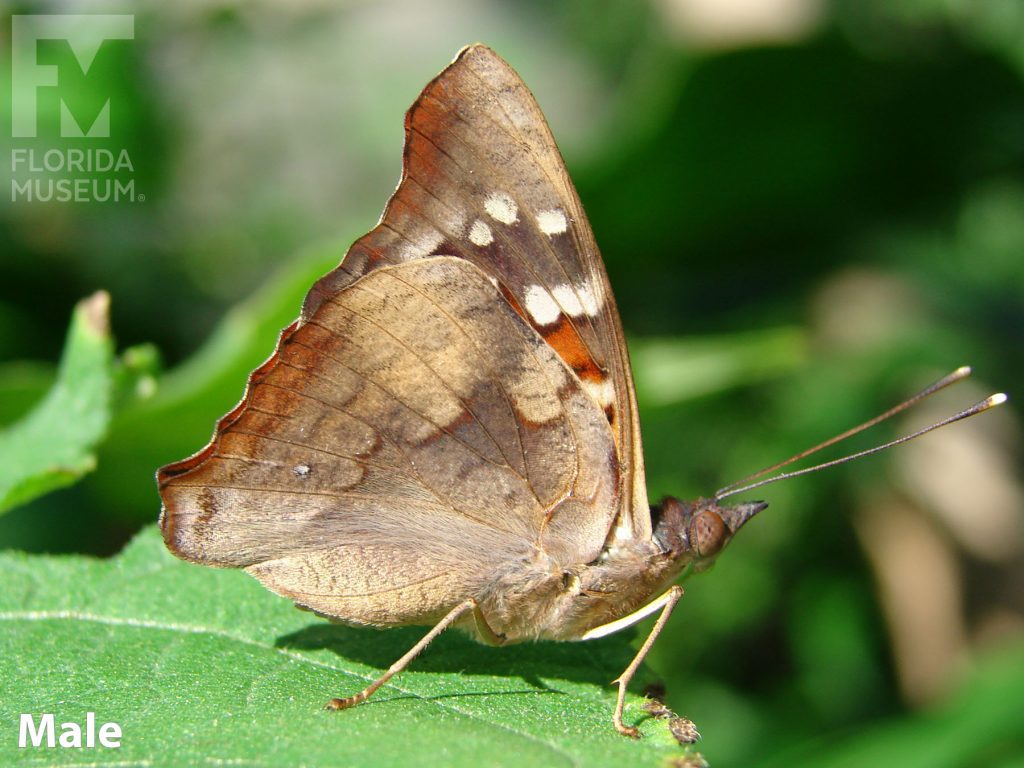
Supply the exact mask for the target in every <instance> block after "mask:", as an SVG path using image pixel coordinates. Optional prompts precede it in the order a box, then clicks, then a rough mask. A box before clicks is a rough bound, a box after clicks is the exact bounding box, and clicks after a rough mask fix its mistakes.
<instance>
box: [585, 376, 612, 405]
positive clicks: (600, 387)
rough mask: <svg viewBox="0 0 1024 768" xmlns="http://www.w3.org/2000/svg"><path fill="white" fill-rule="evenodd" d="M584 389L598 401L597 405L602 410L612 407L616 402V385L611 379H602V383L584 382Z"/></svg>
mask: <svg viewBox="0 0 1024 768" xmlns="http://www.w3.org/2000/svg"><path fill="white" fill-rule="evenodd" d="M583 388H584V389H586V390H587V393H588V394H589V395H590V396H591V397H592V398H594V400H595V401H597V404H598V405H600V406H601V407H602V408H604V407H606V406H609V405H611V404H612V403H614V402H615V385H614V384H613V383H612V380H611V379H601V381H584V382H583Z"/></svg>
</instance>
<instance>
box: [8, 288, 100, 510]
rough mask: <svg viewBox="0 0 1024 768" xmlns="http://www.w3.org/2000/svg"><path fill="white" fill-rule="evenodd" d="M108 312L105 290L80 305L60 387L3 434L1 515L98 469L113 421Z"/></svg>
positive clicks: (69, 341) (63, 359)
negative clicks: (98, 456) (97, 450)
mask: <svg viewBox="0 0 1024 768" xmlns="http://www.w3.org/2000/svg"><path fill="white" fill-rule="evenodd" d="M109 309H110V297H109V296H108V295H107V294H106V293H105V292H102V291H100V292H98V293H95V294H93V295H92V296H90V297H89V298H87V299H84V300H83V301H81V302H79V304H78V306H76V307H75V311H74V315H73V316H72V319H71V329H70V330H69V331H68V338H67V342H66V343H65V346H64V353H63V357H62V358H61V363H60V370H59V372H58V375H57V381H56V383H55V384H54V385H53V387H52V388H51V389H50V391H49V393H48V394H47V395H46V397H45V398H44V399H43V401H42V402H41V403H39V405H37V406H36V407H35V409H33V410H32V411H31V412H30V413H28V414H27V415H26V416H25V417H24V418H22V419H21V420H20V421H17V422H15V423H14V424H12V425H11V426H10V427H8V428H7V429H4V430H3V431H0V513H3V512H6V511H7V510H9V509H11V508H13V507H15V506H18V505H19V504H24V503H25V502H28V501H31V500H32V499H34V498H36V497H38V496H42V495H43V494H45V493H49V492H50V491H52V490H54V489H56V488H60V487H62V486H65V485H70V484H71V483H73V482H74V481H75V480H77V479H78V478H79V477H81V476H82V475H84V474H85V473H87V472H90V471H91V470H93V469H94V468H95V467H96V455H95V454H94V453H93V449H94V447H95V446H96V444H97V443H98V442H99V440H100V439H101V438H102V437H103V434H104V433H105V432H106V429H107V424H108V423H109V421H110V398H111V376H112V373H111V371H112V363H113V355H114V345H113V342H112V341H111V338H110V328H109V317H108V314H109Z"/></svg>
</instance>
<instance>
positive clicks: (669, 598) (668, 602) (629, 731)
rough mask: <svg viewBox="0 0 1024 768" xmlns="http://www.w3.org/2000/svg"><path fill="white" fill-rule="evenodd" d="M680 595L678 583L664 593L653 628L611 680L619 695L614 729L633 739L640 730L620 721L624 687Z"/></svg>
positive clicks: (613, 719) (623, 705)
mask: <svg viewBox="0 0 1024 768" xmlns="http://www.w3.org/2000/svg"><path fill="white" fill-rule="evenodd" d="M682 596H683V588H682V587H680V586H679V585H675V586H673V587H672V588H670V589H669V590H668V592H666V593H665V595H664V598H665V606H664V607H663V608H662V609H661V615H660V616H658V620H657V621H656V622H655V623H654V628H653V629H651V633H650V634H649V635H648V636H647V639H646V640H645V641H644V644H643V645H642V646H640V650H639V651H637V654H636V656H634V657H633V660H632V661H631V662H629V666H628V667H626V669H625V671H624V672H623V673H622V674H621V675H619V677H618V678H617V679H616V680H613V681H612V682H613V683H616V684H618V686H619V697H618V699H617V700H616V702H615V713H614V714H613V715H612V724H613V725H614V726H615V730H617V731H618V732H619V733H621V734H622V735H623V736H629V737H631V738H634V739H637V738H639V737H640V731H638V730H637V729H636V728H634V727H633V726H629V725H624V724H623V722H622V710H623V709H624V708H625V706H626V688H627V687H628V686H629V682H630V681H631V680H632V679H633V675H635V674H636V671H637V669H639V668H640V664H642V663H643V660H644V657H645V656H647V653H648V652H649V651H650V650H651V647H652V646H653V645H654V641H655V640H657V639H658V635H660V634H661V630H663V629H664V628H665V624H667V623H668V617H669V616H671V615H672V609H673V608H675V607H676V603H678V602H679V598H681V597H682ZM659 599H660V598H659Z"/></svg>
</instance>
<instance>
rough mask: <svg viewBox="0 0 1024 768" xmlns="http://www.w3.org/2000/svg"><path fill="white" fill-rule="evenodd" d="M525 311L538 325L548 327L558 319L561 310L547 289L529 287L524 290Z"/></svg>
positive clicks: (535, 286) (534, 286) (537, 286)
mask: <svg viewBox="0 0 1024 768" xmlns="http://www.w3.org/2000/svg"><path fill="white" fill-rule="evenodd" d="M525 298H526V311H527V312H529V313H530V317H532V318H533V320H534V322H535V323H537V324H538V325H550V324H551V323H553V322H555V320H557V319H558V316H559V314H561V310H560V309H559V308H558V304H557V303H555V300H554V298H552V296H551V294H550V293H548V292H547V289H545V288H543V287H541V286H539V285H531V286H530V287H529V288H527V289H526V297H525Z"/></svg>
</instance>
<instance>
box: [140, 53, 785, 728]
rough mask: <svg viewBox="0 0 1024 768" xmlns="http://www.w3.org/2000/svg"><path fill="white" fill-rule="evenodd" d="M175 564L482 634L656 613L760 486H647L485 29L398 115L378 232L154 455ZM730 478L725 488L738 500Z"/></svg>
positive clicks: (620, 350)
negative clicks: (193, 428)
mask: <svg viewBox="0 0 1024 768" xmlns="http://www.w3.org/2000/svg"><path fill="white" fill-rule="evenodd" d="M157 481H158V485H159V490H160V494H161V497H162V501H163V506H162V511H161V516H160V526H161V530H162V532H163V537H164V540H165V542H166V544H167V546H168V548H169V549H170V550H171V552H173V553H174V554H175V555H177V556H178V557H181V558H184V559H185V560H189V561H192V562H196V563H201V564H205V565H213V566H228V567H235V568H242V569H244V570H245V571H246V572H248V573H249V574H251V575H252V576H254V577H255V578H257V579H258V580H259V581H261V582H262V583H263V584H264V585H265V586H266V587H268V588H269V589H271V590H272V591H274V592H276V593H278V594H280V595H283V596H285V597H288V598H290V599H291V600H293V601H294V602H295V603H296V604H297V605H299V606H300V607H303V608H307V609H310V610H313V611H315V612H316V613H318V614H320V615H322V616H325V617H328V618H330V619H333V620H336V621H340V622H344V623H346V624H350V625H356V626H370V627H378V628H381V627H393V626H400V625H410V624H411V625H425V626H429V627H432V628H431V629H430V631H429V632H428V633H427V634H426V635H425V636H424V638H423V639H422V640H421V641H420V642H419V643H417V644H416V645H415V646H414V647H413V648H412V649H410V651H409V652H408V653H407V654H406V655H405V656H403V657H402V658H401V659H399V660H398V661H397V662H396V663H395V664H394V665H392V667H391V668H390V669H388V670H387V671H386V672H385V673H384V674H382V676H381V677H380V678H379V679H378V680H376V681H375V682H374V683H373V684H372V685H370V686H369V687H367V688H366V689H365V690H363V691H361V692H359V693H356V694H354V695H352V696H349V697H347V698H337V699H332V700H331V702H330V704H329V705H328V706H329V707H330V708H335V709H341V708H345V707H348V706H352V705H355V704H358V703H360V702H361V701H364V700H365V699H366V698H367V697H368V696H370V695H371V694H372V693H373V692H374V691H376V690H377V689H378V688H379V687H380V686H381V685H383V684H384V683H386V682H387V680H388V679H390V678H391V677H392V676H393V675H394V674H396V673H397V672H399V671H401V670H402V669H404V668H405V667H406V666H407V665H408V664H409V663H410V662H411V661H412V660H413V658H414V657H415V656H416V655H417V654H418V653H419V652H420V651H422V650H423V648H425V647H426V646H427V645H428V644H429V643H430V642H431V641H432V640H433V639H434V638H435V637H436V636H437V635H439V634H440V633H441V632H443V631H444V630H445V629H447V628H448V627H451V626H457V627H459V628H461V629H463V630H465V631H467V632H468V633H470V634H471V635H472V636H473V637H475V638H476V639H478V640H480V641H482V642H484V643H488V644H493V645H501V644H507V643H516V642H521V641H526V640H537V639H545V640H587V639H591V638H595V637H602V636H604V635H607V634H610V633H612V632H615V631H618V630H621V629H623V628H625V627H628V626H631V625H633V624H635V623H637V622H639V621H640V620H642V619H644V618H646V617H647V616H650V615H652V614H654V613H659V612H660V616H659V618H658V620H657V622H656V624H655V625H654V629H653V630H652V631H651V634H650V635H649V636H648V638H647V640H646V642H645V643H644V644H643V646H642V647H641V649H640V651H639V652H638V653H637V655H636V657H635V658H634V660H633V661H632V663H631V664H630V665H629V666H628V667H627V668H626V670H625V671H624V672H623V673H622V675H620V677H619V678H618V680H617V681H616V682H617V684H618V697H617V701H616V706H615V710H614V714H613V724H614V726H615V728H616V729H617V730H618V731H619V732H621V733H623V734H625V735H629V736H636V735H638V733H637V729H636V728H635V727H633V726H630V725H627V724H625V723H624V722H623V709H624V702H625V695H626V690H627V686H628V684H629V682H630V680H631V679H632V677H633V676H634V674H635V672H636V670H637V668H638V667H639V665H640V663H641V662H642V660H643V658H644V657H645V655H646V654H647V652H648V651H649V650H650V647H651V645H652V643H653V642H654V639H655V638H656V636H657V635H658V633H659V632H660V631H661V628H662V627H663V626H664V625H665V622H666V621H667V620H668V617H669V615H670V613H671V612H672V609H673V608H674V606H675V605H676V603H677V602H678V601H679V599H680V597H681V596H682V588H681V587H680V586H678V585H677V584H676V583H675V582H676V580H677V579H678V578H679V577H680V575H681V574H683V573H684V572H690V571H699V570H702V569H704V568H706V567H708V566H709V565H710V564H711V563H712V562H713V561H714V559H715V557H716V556H717V555H718V553H719V552H720V551H721V550H722V548H723V547H724V546H726V544H727V543H728V542H729V541H730V540H731V538H732V536H733V535H734V534H735V533H736V531H737V530H739V528H740V527H741V526H742V525H744V524H745V523H746V522H747V521H748V520H750V519H751V518H752V517H753V516H754V515H756V514H757V513H758V512H759V511H761V510H762V509H764V508H765V506H766V505H765V504H764V503H763V502H748V503H741V504H736V505H731V506H729V505H724V504H721V503H720V500H721V498H722V496H723V495H725V494H720V495H718V496H716V497H715V498H710V499H699V500H697V501H693V502H685V501H680V500H678V499H674V498H671V497H669V498H666V499H664V500H663V501H661V502H660V503H658V504H657V505H654V506H652V505H651V504H650V503H649V501H648V498H647V490H646V485H645V480H644V461H643V451H642V447H641V439H640V430H639V423H638V417H637V404H636V395H635V391H634V385H633V379H632V374H631V371H630V364H629V357H628V353H627V349H626V343H625V339H624V336H623V331H622V324H621V321H620V319H619V314H618V311H617V309H616V306H615V300H614V297H613V295H612V291H611V287H610V285H609V282H608V276H607V274H606V272H605V268H604V265H603V263H602V260H601V256H600V253H599V252H598V248H597V244H596V243H595V241H594V236H593V233H592V232H591V229H590V226H589V224H588V222H587V218H586V215H585V214H584V212H583V208H582V206H581V204H580V200H579V197H578V196H577V194H576V190H575V189H574V187H573V184H572V181H571V180H570V179H569V175H568V173H567V171H566V168H565V164H564V162H563V160H562V157H561V155H560V154H559V151H558V148H557V147H556V145H555V142H554V139H553V137H552V135H551V132H550V129H549V128H548V125H547V123H546V121H545V119H544V116H543V115H542V113H541V111H540V108H539V107H538V105H537V103H536V101H535V100H534V98H533V96H532V95H531V93H530V91H529V90H528V89H527V87H526V85H525V84H524V83H523V81H522V80H521V79H520V78H519V76H518V75H517V74H516V73H515V71H514V70H513V69H512V68H511V67H510V66H509V65H508V64H507V63H506V62H505V61H503V60H502V59H501V58H500V57H499V56H498V55H497V54H495V53H494V52H493V51H492V50H490V49H489V48H487V47H485V46H483V45H473V46H469V47H467V48H465V49H463V50H462V51H461V52H460V53H459V54H458V56H457V57H456V58H455V60H454V61H453V62H452V63H451V64H450V65H449V66H448V67H447V68H446V69H445V70H444V71H443V72H441V74H440V75H438V76H437V77H436V78H435V79H434V80H432V81H431V82H430V83H429V84H428V85H427V86H426V88H425V89H424V90H423V92H422V94H421V95H420V96H419V98H417V100H416V101H415V103H414V104H413V105H412V107H411V109H410V110H409V112H408V113H407V116H406V121H405V149H404V156H403V166H402V177H401V181H400V183H399V185H398V188H397V189H396V191H395V193H394V195H393V196H392V198H391V199H390V201H389V202H388V204H387V207H386V208H385V210H384V213H383V215H382V217H381V219H380V222H379V223H378V225H377V226H376V227H375V228H374V229H373V230H372V231H370V232H369V233H368V234H367V235H365V236H363V237H362V238H360V239H359V240H358V241H356V242H355V243H354V244H353V245H352V247H351V248H350V249H349V251H348V252H347V254H346V255H345V257H344V259H343V260H342V262H341V264H340V265H339V266H338V267H337V268H336V269H335V270H334V271H332V272H330V273H329V274H327V275H326V276H324V277H323V278H321V279H320V280H319V281H318V282H317V283H316V284H315V285H314V286H313V287H312V289H311V290H310V292H309V294H308V295H307V296H306V299H305V301H304V303H303V306H302V311H301V315H300V317H299V319H298V320H296V321H295V322H294V323H292V324H291V325H290V326H288V327H287V328H285V329H284V331H283V332H282V333H281V336H280V339H279V341H278V343H277V348H276V350H275V351H274V353H273V355H272V356H271V357H270V358H269V359H268V360H267V361H266V362H265V363H264V364H263V365H261V366H260V367H259V368H257V369H256V370H255V371H254V372H253V373H252V374H251V375H250V377H249V382H248V386H247V388H246V391H245V394H244V396H243V398H242V400H241V402H240V403H239V404H238V405H237V406H236V407H235V408H234V409H233V410H232V411H230V412H229V413H228V414H227V415H225V416H224V417H223V418H222V419H221V420H220V421H219V422H218V424H217V426H216V430H215V434H214V436H213V439H212V441H211V442H210V443H209V445H207V446H206V447H205V448H204V449H202V450H201V451H199V452H198V453H196V454H194V455H193V456H191V457H189V458H187V459H184V460H182V461H179V462H176V463H174V464H170V465H168V466H165V467H163V468H162V469H160V470H159V472H158V474H157ZM731 493H732V491H731V492H730V494H731Z"/></svg>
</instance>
